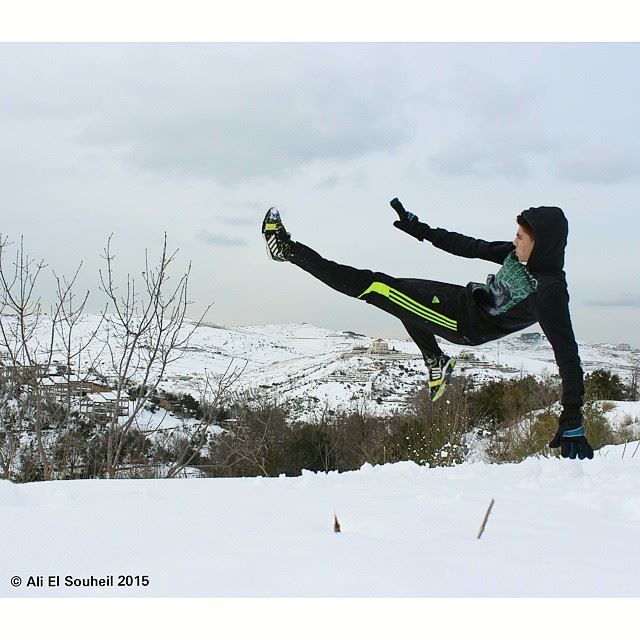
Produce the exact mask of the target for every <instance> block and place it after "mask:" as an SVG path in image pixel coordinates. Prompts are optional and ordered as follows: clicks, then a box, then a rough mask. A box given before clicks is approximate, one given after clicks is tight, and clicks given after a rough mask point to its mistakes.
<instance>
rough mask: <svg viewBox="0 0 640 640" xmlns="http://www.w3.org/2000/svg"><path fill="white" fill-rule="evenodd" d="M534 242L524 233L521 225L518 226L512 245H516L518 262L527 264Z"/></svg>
mask: <svg viewBox="0 0 640 640" xmlns="http://www.w3.org/2000/svg"><path fill="white" fill-rule="evenodd" d="M535 243H536V241H535V240H534V239H533V238H532V237H531V236H530V235H529V234H528V233H527V232H526V231H525V229H524V227H523V226H522V225H518V231H516V237H515V239H514V241H513V244H515V245H516V256H517V258H518V260H520V262H528V261H529V258H530V257H531V252H532V251H533V245H534V244H535Z"/></svg>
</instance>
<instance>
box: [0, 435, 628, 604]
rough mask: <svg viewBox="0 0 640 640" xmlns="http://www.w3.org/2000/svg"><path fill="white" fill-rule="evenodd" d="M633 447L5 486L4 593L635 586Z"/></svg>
mask: <svg viewBox="0 0 640 640" xmlns="http://www.w3.org/2000/svg"><path fill="white" fill-rule="evenodd" d="M638 449H639V447H638V443H631V444H627V445H626V447H623V446H616V447H607V448H605V449H602V450H600V451H598V452H597V453H596V457H595V458H594V459H593V460H592V461H568V460H561V459H529V460H526V461H525V462H523V463H521V464H517V465H489V464H484V463H465V464H462V465H459V466H457V467H452V468H434V469H429V468H424V467H420V466H417V465H415V464H413V463H408V462H407V463H398V464H393V465H384V466H379V467H371V466H368V465H365V467H363V468H362V469H360V470H358V471H355V472H350V473H342V474H338V473H329V474H328V475H325V474H314V473H304V474H303V475H302V476H301V477H297V478H285V477H280V478H234V479H190V480H164V481H163V480H160V481H158V480H156V481H145V480H133V481H129V480H89V481H78V480H76V481H67V482H64V481H62V482H48V483H34V484H23V485H15V484H11V483H9V482H6V481H3V482H0V511H1V513H2V519H1V522H0V537H1V538H2V540H3V544H2V547H1V551H0V567H1V574H0V596H22V597H24V596H29V597H51V596H120V597H122V596H126V597H131V596H190V597H194V596H215V597H224V596H244V597H252V596H279V597H280V596H285V597H298V596H316V597H344V596H363V597H372V596H375V597H378V596H387V597H396V596H402V597H407V596H417V597H428V596H469V597H477V596H496V597H502V596H530V597H538V596H549V597H556V596H606V597H608V596H616V597H622V596H631V597H638V596H640V554H639V553H638V551H637V547H636V544H637V540H638V538H639V536H640V450H638ZM492 498H494V499H495V506H494V507H493V510H492V512H491V515H490V517H489V520H488V523H487V527H486V530H485V532H484V534H483V536H482V538H481V539H479V540H478V539H477V538H476V535H477V533H478V531H479V527H480V524H481V521H482V519H483V516H484V514H485V511H486V509H487V507H488V505H489V502H490V500H491V499H492ZM334 513H335V514H336V515H337V517H338V520H339V522H340V524H341V532H340V533H335V532H334V531H333V524H334ZM50 576H51V577H52V578H50ZM56 576H58V577H59V582H56ZM67 576H70V578H69V579H67V578H66V577H67ZM109 576H113V586H111V582H110V580H111V579H110V578H109ZM119 576H125V578H122V579H121V578H119ZM145 576H146V577H148V584H147V579H145V578H144V577H145ZM38 577H41V578H42V586H40V584H41V583H40V582H38ZM91 577H93V578H94V580H100V579H102V580H105V582H104V583H103V586H100V585H99V584H98V585H94V586H86V585H87V584H88V583H87V582H84V583H83V582H82V581H83V580H84V581H87V580H91ZM12 578H13V580H14V583H15V584H17V582H18V578H19V580H20V581H21V584H20V586H12V583H11V581H12ZM50 579H52V580H53V583H51V582H49V580H50ZM65 580H71V581H72V582H71V584H72V586H65ZM74 580H77V581H78V582H76V583H74V582H73V581H74ZM119 581H121V582H123V584H124V585H125V586H117V585H118V582H119ZM74 584H75V585H78V586H73V585H74ZM126 585H131V586H126Z"/></svg>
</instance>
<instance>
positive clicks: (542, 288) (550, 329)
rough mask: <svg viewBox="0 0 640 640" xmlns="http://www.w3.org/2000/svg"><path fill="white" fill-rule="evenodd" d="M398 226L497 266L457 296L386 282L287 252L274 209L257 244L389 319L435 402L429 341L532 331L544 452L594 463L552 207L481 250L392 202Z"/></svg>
mask: <svg viewBox="0 0 640 640" xmlns="http://www.w3.org/2000/svg"><path fill="white" fill-rule="evenodd" d="M390 204H391V206H392V207H393V208H394V210H395V211H396V213H397V214H398V217H399V220H396V221H395V222H394V223H393V224H394V226H395V227H397V228H398V229H401V230H402V231H404V232H406V233H408V234H409V235H411V236H413V237H414V238H416V239H417V240H420V241H421V242H422V241H423V240H428V241H429V242H431V243H432V244H433V245H434V246H435V247H437V248H438V249H442V250H444V251H447V252H448V253H452V254H454V255H457V256H462V257H465V258H481V259H483V260H488V261H490V262H494V263H497V264H499V265H501V267H500V269H499V270H498V272H497V273H496V274H495V275H494V274H491V275H489V276H488V277H487V281H486V283H485V284H480V283H476V282H470V283H469V284H467V285H466V286H460V285H455V284H448V283H444V282H436V281H433V280H421V279H413V278H393V277H391V276H388V275H386V274H384V273H380V272H374V271H369V270H366V269H356V268H354V267H350V266H346V265H341V264H337V263H336V262H332V261H330V260H327V259H325V258H323V257H322V256H320V255H319V254H318V253H316V252H315V251H314V250H313V249H311V248H310V247H307V246H306V245H304V244H302V243H300V242H295V241H293V240H292V239H291V235H290V234H289V233H288V232H287V231H286V229H285V228H284V225H283V224H282V220H281V218H280V214H279V212H278V210H277V209H276V208H275V207H272V208H271V209H269V211H267V214H266V216H265V218H264V221H263V223H262V234H263V236H264V238H265V241H266V244H267V250H268V253H269V255H270V257H271V258H272V259H273V260H276V261H279V262H291V263H292V264H295V265H296V266H298V267H300V268H301V269H304V270H305V271H307V272H308V273H310V274H311V275H312V276H314V277H316V278H318V279H319V280H321V281H322V282H324V283H325V284H327V285H328V286H330V287H331V288H333V289H335V290H336V291H340V292H341V293H344V294H346V295H348V296H352V297H354V298H358V299H361V300H364V301H365V302H368V303H369V304H373V305H374V306H376V307H378V308H380V309H382V310H384V311H387V312H388V313H391V314H392V315H394V316H396V317H397V318H398V319H399V320H400V321H401V322H402V323H403V325H404V326H405V328H406V330H407V332H408V333H409V336H410V337H411V338H412V340H413V341H414V342H415V343H416V344H417V345H418V348H419V349H420V351H421V353H422V355H423V357H424V361H425V364H426V366H427V369H428V372H429V380H428V384H429V391H430V395H431V399H432V400H433V401H436V400H437V399H438V398H440V397H441V396H442V394H443V392H444V390H445V387H446V384H447V382H448V381H449V379H450V378H451V374H452V372H453V369H454V367H455V365H456V361H455V360H454V359H453V358H450V357H449V356H447V355H445V354H444V353H443V351H442V350H441V349H440V347H439V345H438V342H437V341H436V338H435V336H436V335H437V336H440V337H441V338H444V339H445V340H448V341H449V342H453V343H455V344H462V345H478V344H483V343H485V342H488V341H490V340H496V339H498V338H502V337H504V336H506V335H508V334H510V333H513V332H515V331H520V330H521V329H525V328H526V327H530V326H531V325H533V324H535V323H536V322H538V323H539V324H540V327H541V328H542V330H543V332H544V333H545V335H546V336H547V338H548V340H549V343H550V344H551V346H552V348H553V352H554V355H555V359H556V363H557V365H558V369H559V371H560V377H561V379H562V413H561V415H560V419H559V425H560V426H559V429H558V432H557V433H556V435H555V436H554V438H553V440H552V441H551V442H550V443H549V446H550V447H560V453H561V455H562V457H564V458H567V457H568V458H576V457H578V458H580V459H581V460H582V459H584V458H593V449H592V448H591V445H590V444H589V442H588V441H587V439H586V437H585V430H584V426H583V421H582V410H581V409H582V403H583V396H584V384H583V371H582V367H581V365H580V357H579V355H578V345H577V344H576V340H575V337H574V333H573V328H572V325H571V317H570V315H569V293H568V289H567V281H566V277H565V273H564V270H563V267H564V251H565V247H566V244H567V234H568V224H567V219H566V218H565V216H564V213H563V212H562V209H559V208H558V207H534V208H530V209H527V210H525V211H523V212H522V213H521V214H520V215H518V216H517V218H516V220H517V223H518V229H517V232H516V236H515V239H514V240H513V242H511V241H506V242H502V241H498V242H487V241H485V240H478V239H475V238H470V237H468V236H464V235H461V234H459V233H454V232H451V231H446V230H445V229H433V228H431V227H430V226H429V225H428V224H426V223H424V222H421V221H420V220H419V219H418V217H417V216H416V215H415V214H413V213H411V212H410V211H406V210H405V209H404V207H403V206H402V204H401V203H400V201H399V200H398V199H397V198H394V199H393V200H392V201H391V203H390Z"/></svg>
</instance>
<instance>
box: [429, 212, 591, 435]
mask: <svg viewBox="0 0 640 640" xmlns="http://www.w3.org/2000/svg"><path fill="white" fill-rule="evenodd" d="M522 217H523V218H524V220H525V221H526V222H527V223H528V224H529V226H530V227H531V228H532V229H533V232H534V235H535V244H534V247H533V251H532V253H531V257H530V258H529V261H528V262H527V264H526V266H523V265H522V264H521V263H519V262H518V261H517V258H516V257H515V246H514V244H513V242H510V241H506V242H487V241H485V240H479V239H476V238H470V237H468V236H464V235H461V234H459V233H454V232H451V231H447V230H445V229H432V228H431V227H429V226H428V225H425V224H422V223H420V224H419V227H420V230H419V233H420V235H421V236H422V238H424V239H425V240H429V241H430V242H431V243H432V244H433V245H434V246H435V247H437V248H439V249H443V250H444V251H447V252H448V253H452V254H454V255H457V256H463V257H465V258H480V259H483V260H489V261H490V262H495V263H497V264H500V265H502V269H501V270H500V271H499V272H498V274H496V275H495V276H494V275H491V276H489V277H488V279H487V283H486V284H480V283H476V282H470V283H469V284H468V285H467V286H466V288H465V297H466V300H467V304H465V305H464V313H463V317H461V318H459V327H460V331H461V333H463V334H464V335H465V337H466V338H467V340H468V343H469V344H481V343H484V342H487V341H489V340H495V339H496V338H500V337H503V336H505V335H508V334H510V333H513V332H515V331H520V330H521V329H525V328H527V327H530V326H531V325H533V324H535V323H536V322H538V323H539V324H540V327H541V328H542V331H543V332H544V334H545V335H546V336H547V339H548V340H549V343H550V344H551V347H552V348H553V353H554V355H555V359H556V363H557V365H558V368H559V371H560V377H561V379H562V406H563V412H562V415H561V416H560V425H561V426H562V427H575V426H579V425H580V424H581V423H582V415H581V410H580V409H581V406H582V402H583V396H584V383H583V371H582V367H581V364H580V356H579V355H578V345H577V343H576V339H575V336H574V333H573V327H572V325H571V316H570V314H569V292H568V289H567V281H566V276H565V272H564V251H565V247H566V245H567V235H568V224H567V219H566V218H565V216H564V213H563V211H562V209H560V208H558V207H534V208H531V209H527V210H526V211H523V212H522ZM422 238H420V239H422Z"/></svg>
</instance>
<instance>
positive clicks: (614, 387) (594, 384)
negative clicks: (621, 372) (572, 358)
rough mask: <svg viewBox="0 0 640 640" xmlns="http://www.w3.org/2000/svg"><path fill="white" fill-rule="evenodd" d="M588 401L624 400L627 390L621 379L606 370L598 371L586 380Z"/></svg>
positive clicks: (587, 376)
mask: <svg viewBox="0 0 640 640" xmlns="http://www.w3.org/2000/svg"><path fill="white" fill-rule="evenodd" d="M584 393H585V399H586V400H623V399H624V398H625V397H626V395H627V388H626V387H625V385H624V384H623V383H622V382H621V380H620V377H619V376H618V375H617V374H615V373H611V372H610V371H607V370H606V369H596V370H595V371H593V372H592V373H589V374H587V375H586V376H585V378H584Z"/></svg>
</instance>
